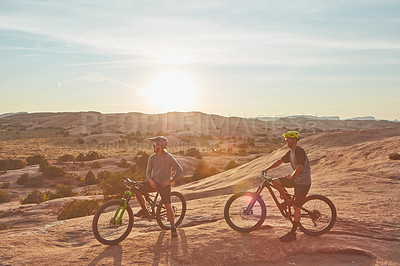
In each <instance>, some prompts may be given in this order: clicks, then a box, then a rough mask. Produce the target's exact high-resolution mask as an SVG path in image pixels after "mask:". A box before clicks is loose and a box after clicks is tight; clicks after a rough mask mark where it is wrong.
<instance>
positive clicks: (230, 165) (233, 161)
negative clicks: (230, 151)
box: [225, 160, 238, 171]
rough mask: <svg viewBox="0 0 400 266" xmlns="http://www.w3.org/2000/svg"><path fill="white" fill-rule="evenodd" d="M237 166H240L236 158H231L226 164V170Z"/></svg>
mask: <svg viewBox="0 0 400 266" xmlns="http://www.w3.org/2000/svg"><path fill="white" fill-rule="evenodd" d="M236 166H238V165H237V164H236V162H235V160H231V161H230V162H229V163H228V164H227V165H226V166H225V171H226V170H229V169H232V168H235V167H236Z"/></svg>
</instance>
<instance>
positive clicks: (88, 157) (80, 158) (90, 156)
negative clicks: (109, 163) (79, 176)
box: [76, 151, 104, 162]
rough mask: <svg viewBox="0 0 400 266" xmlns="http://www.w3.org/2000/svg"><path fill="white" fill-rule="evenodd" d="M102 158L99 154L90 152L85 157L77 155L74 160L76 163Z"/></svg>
mask: <svg viewBox="0 0 400 266" xmlns="http://www.w3.org/2000/svg"><path fill="white" fill-rule="evenodd" d="M103 158H104V156H103V155H101V154H100V153H97V152H95V151H90V152H88V153H87V154H86V155H85V154H83V153H79V154H78V156H77V157H76V160H77V161H78V162H83V161H93V160H97V159H103Z"/></svg>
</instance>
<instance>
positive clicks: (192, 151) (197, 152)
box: [186, 148, 202, 159]
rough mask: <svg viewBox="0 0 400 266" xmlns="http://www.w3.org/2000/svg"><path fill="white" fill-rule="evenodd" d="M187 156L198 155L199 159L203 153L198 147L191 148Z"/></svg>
mask: <svg viewBox="0 0 400 266" xmlns="http://www.w3.org/2000/svg"><path fill="white" fill-rule="evenodd" d="M186 156H190V157H196V158H197V159H201V158H202V157H201V153H200V151H199V150H198V149H196V148H190V149H188V150H187V151H186Z"/></svg>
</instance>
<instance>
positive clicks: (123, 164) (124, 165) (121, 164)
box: [117, 159, 131, 168]
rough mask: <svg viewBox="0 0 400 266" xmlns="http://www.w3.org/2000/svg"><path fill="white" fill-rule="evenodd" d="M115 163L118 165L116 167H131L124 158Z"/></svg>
mask: <svg viewBox="0 0 400 266" xmlns="http://www.w3.org/2000/svg"><path fill="white" fill-rule="evenodd" d="M117 165H118V167H121V168H129V167H131V164H130V163H128V161H127V160H125V159H122V160H121V161H120V162H119V163H118V164H117Z"/></svg>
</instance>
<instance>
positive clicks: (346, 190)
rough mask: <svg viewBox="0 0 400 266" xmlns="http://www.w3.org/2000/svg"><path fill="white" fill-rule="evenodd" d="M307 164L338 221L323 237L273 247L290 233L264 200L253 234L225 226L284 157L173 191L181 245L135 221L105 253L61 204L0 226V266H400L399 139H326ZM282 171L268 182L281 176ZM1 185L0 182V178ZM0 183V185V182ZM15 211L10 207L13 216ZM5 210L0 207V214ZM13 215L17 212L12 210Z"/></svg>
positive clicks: (385, 135) (395, 133)
mask: <svg viewBox="0 0 400 266" xmlns="http://www.w3.org/2000/svg"><path fill="white" fill-rule="evenodd" d="M301 146H303V147H304V148H305V149H306V151H307V152H308V155H309V158H310V161H311V164H312V176H313V186H312V188H311V192H310V194H323V195H325V196H328V197H329V198H330V199H331V200H332V201H333V202H334V203H335V205H336V208H337V211H338V219H337V222H336V224H335V226H334V228H333V229H332V230H331V232H329V233H328V234H325V235H323V236H319V237H312V236H307V235H304V234H303V233H301V232H298V239H297V241H296V242H291V243H281V242H280V241H279V239H278V237H279V236H280V235H282V234H284V233H286V232H287V231H288V230H289V229H290V224H289V222H288V221H286V220H285V219H284V218H283V217H282V216H280V214H279V213H278V212H277V208H276V206H274V205H273V202H272V200H271V199H270V197H269V195H268V194H267V192H266V191H265V192H263V199H264V200H265V201H266V203H267V208H268V211H267V212H268V213H267V219H266V221H265V222H264V224H263V226H262V227H261V228H260V229H258V230H256V231H254V232H251V233H248V234H245V233H239V232H236V231H234V230H232V229H231V228H230V227H229V226H228V225H227V224H226V222H225V220H224V218H223V208H224V205H225V203H226V201H227V200H228V198H229V197H230V196H231V195H232V194H233V193H234V192H237V191H241V190H246V189H250V190H252V187H253V186H254V185H253V184H254V182H253V180H254V177H255V176H257V175H258V173H259V172H260V171H261V170H262V169H263V168H265V167H266V166H268V165H269V164H270V163H272V162H273V161H274V160H275V159H277V158H279V157H280V156H282V154H283V153H284V152H285V151H286V150H287V148H282V149H281V150H278V151H276V152H274V153H271V154H268V155H265V156H263V157H260V158H258V159H256V160H253V161H251V162H249V163H247V164H244V165H241V166H239V167H237V168H235V169H232V170H229V171H226V172H224V173H220V174H218V175H215V176H212V177H209V178H206V179H204V180H200V181H198V182H194V183H190V184H186V185H184V186H180V187H176V188H175V190H178V191H181V192H182V193H183V194H184V195H185V197H186V199H187V201H188V202H187V203H188V210H187V213H186V217H185V220H184V221H183V223H182V225H181V226H180V228H179V229H178V233H179V236H178V237H177V238H171V236H170V232H169V231H163V230H161V229H160V228H159V227H158V226H157V223H156V221H155V220H150V221H149V220H147V219H137V220H135V226H134V229H133V230H132V232H131V234H130V235H129V236H128V238H127V239H125V240H124V241H123V242H121V243H120V244H118V245H115V246H105V245H102V244H100V243H99V242H97V240H96V239H95V238H94V237H93V235H92V232H91V220H92V217H90V216H89V217H82V218H76V219H70V220H65V221H57V220H56V215H57V212H58V211H59V208H60V207H61V206H62V202H63V201H65V200H71V199H62V200H61V199H60V200H58V201H51V202H45V203H42V204H39V205H34V204H33V205H29V206H25V207H24V209H23V210H20V212H19V213H17V214H15V215H12V216H9V217H3V218H0V223H7V224H9V225H11V226H12V227H13V228H12V229H8V230H2V231H0V238H1V242H0V264H1V265H24V264H32V265H54V264H57V265H71V264H74V265H134V264H135V265H137V264H143V265H250V264H251V265H270V264H271V265H399V264H400V252H399V251H400V221H399V214H398V210H400V199H399V197H398V195H399V185H400V167H399V166H400V161H392V160H389V159H388V156H389V153H390V152H399V151H400V132H399V130H398V129H381V130H376V129H374V130H366V131H357V132H351V133H348V132H347V133H325V134H322V135H318V136H313V137H310V138H307V139H304V140H303V141H302V142H301ZM288 171H290V169H289V168H287V167H286V166H285V167H282V168H281V169H277V170H274V171H272V172H271V176H281V175H282V174H284V173H286V172H288ZM0 179H1V177H0ZM0 181H1V180H0ZM12 204H13V203H8V207H9V208H11V205H12ZM3 207H5V206H3ZM16 211H17V210H16Z"/></svg>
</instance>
